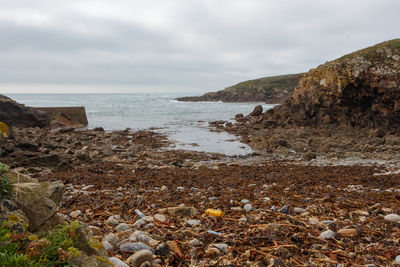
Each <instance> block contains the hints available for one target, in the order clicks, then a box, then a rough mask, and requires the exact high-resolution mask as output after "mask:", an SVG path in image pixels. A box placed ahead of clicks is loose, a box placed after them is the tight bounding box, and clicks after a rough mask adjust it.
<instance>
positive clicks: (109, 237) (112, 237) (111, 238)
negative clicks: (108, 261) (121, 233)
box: [103, 233, 119, 247]
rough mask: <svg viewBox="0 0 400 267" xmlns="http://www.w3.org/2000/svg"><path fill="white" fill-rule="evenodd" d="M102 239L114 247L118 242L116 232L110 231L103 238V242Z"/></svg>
mask: <svg viewBox="0 0 400 267" xmlns="http://www.w3.org/2000/svg"><path fill="white" fill-rule="evenodd" d="M104 241H107V242H108V243H110V244H111V245H112V246H113V247H115V246H116V245H117V244H118V242H119V238H118V237H117V235H116V234H113V233H110V234H108V235H106V236H105V237H104V238H103V242H104Z"/></svg>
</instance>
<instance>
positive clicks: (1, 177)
mask: <svg viewBox="0 0 400 267" xmlns="http://www.w3.org/2000/svg"><path fill="white" fill-rule="evenodd" d="M7 171H8V170H7V166H6V165H4V164H0V199H2V198H5V197H7V196H9V195H11V185H10V183H9V181H8V176H7Z"/></svg>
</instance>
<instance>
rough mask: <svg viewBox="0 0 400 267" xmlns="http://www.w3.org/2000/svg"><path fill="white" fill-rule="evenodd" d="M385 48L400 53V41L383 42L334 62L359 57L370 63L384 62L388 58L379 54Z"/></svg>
mask: <svg viewBox="0 0 400 267" xmlns="http://www.w3.org/2000/svg"><path fill="white" fill-rule="evenodd" d="M384 48H387V49H390V50H394V51H397V52H400V39H393V40H390V41H386V42H382V43H379V44H377V45H374V46H370V47H367V48H364V49H361V50H358V51H356V52H353V53H351V54H347V55H345V56H343V57H341V58H338V59H337V60H334V62H336V61H342V60H349V59H352V58H355V57H359V56H361V57H363V58H365V59H366V60H368V61H373V62H384V61H385V60H386V59H387V57H385V56H384V55H383V54H382V53H378V52H377V51H378V50H379V49H384Z"/></svg>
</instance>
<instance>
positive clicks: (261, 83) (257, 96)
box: [176, 74, 301, 104]
mask: <svg viewBox="0 0 400 267" xmlns="http://www.w3.org/2000/svg"><path fill="white" fill-rule="evenodd" d="M300 76H301V74H288V75H281V76H273V77H265V78H260V79H256V80H250V81H245V82H241V83H238V84H236V85H233V86H230V87H227V88H225V89H224V90H221V91H218V92H210V93H206V94H204V95H202V96H191V97H180V98H177V99H176V100H178V101H192V102H199V101H222V102H265V103H268V104H280V103H283V102H284V101H285V100H286V99H287V98H288V97H289V96H290V95H291V94H292V93H293V90H294V88H295V87H296V85H297V83H298V81H299V79H300Z"/></svg>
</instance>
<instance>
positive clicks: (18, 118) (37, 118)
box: [0, 95, 49, 127]
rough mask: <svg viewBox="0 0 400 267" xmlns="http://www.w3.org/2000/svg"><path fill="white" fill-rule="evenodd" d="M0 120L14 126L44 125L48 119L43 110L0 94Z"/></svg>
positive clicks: (47, 122) (47, 123) (46, 124)
mask: <svg viewBox="0 0 400 267" xmlns="http://www.w3.org/2000/svg"><path fill="white" fill-rule="evenodd" d="M0 121H2V122H5V123H6V124H8V125H11V126H15V127H45V126H48V125H49V119H48V117H47V115H46V114H45V113H43V112H40V111H37V110H34V109H32V108H30V107H26V106H25V105H22V104H19V103H17V102H15V101H13V100H12V99H10V98H8V97H6V96H4V95H0Z"/></svg>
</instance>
